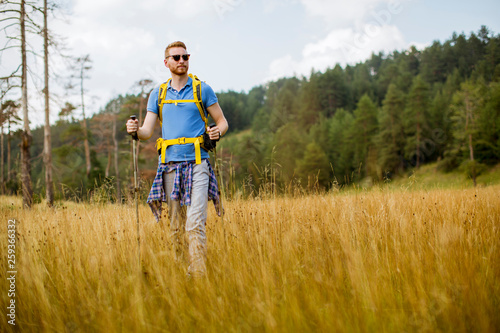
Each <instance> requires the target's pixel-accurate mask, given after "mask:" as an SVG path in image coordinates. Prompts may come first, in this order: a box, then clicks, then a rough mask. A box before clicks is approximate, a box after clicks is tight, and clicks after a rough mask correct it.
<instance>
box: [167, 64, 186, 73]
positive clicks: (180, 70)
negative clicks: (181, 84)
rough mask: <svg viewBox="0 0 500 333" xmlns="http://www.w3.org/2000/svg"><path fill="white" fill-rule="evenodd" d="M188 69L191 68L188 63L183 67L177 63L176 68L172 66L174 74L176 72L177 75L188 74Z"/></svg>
mask: <svg viewBox="0 0 500 333" xmlns="http://www.w3.org/2000/svg"><path fill="white" fill-rule="evenodd" d="M188 69H189V66H187V65H184V66H181V67H180V66H179V65H176V66H175V67H174V68H171V69H170V71H171V72H172V74H175V75H184V74H187V72H188Z"/></svg>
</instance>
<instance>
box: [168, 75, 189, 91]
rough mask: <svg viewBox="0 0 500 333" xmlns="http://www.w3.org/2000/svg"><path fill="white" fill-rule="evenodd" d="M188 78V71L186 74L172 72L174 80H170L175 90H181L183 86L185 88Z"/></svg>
mask: <svg viewBox="0 0 500 333" xmlns="http://www.w3.org/2000/svg"><path fill="white" fill-rule="evenodd" d="M188 80H189V76H188V74H187V73H186V74H184V75H175V74H172V81H171V82H170V86H171V87H172V88H174V89H175V90H177V91H180V90H181V89H182V88H184V86H185V85H186V83H187V82H188Z"/></svg>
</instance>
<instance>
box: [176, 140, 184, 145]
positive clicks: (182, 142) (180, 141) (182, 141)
mask: <svg viewBox="0 0 500 333" xmlns="http://www.w3.org/2000/svg"><path fill="white" fill-rule="evenodd" d="M177 141H178V142H179V144H180V145H183V144H185V143H186V138H178V139H177Z"/></svg>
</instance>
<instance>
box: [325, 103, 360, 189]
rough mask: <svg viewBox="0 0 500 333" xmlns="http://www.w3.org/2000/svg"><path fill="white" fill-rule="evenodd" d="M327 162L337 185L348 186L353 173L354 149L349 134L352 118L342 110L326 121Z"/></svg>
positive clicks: (352, 122)
mask: <svg viewBox="0 0 500 333" xmlns="http://www.w3.org/2000/svg"><path fill="white" fill-rule="evenodd" d="M328 124H329V131H328V142H329V147H330V149H328V153H329V160H330V161H332V165H333V171H334V176H335V178H336V180H337V181H338V182H339V183H342V184H348V183H349V182H350V181H351V174H352V171H353V167H352V160H353V156H354V148H353V145H352V143H351V137H350V133H351V132H352V130H351V128H352V126H353V124H354V117H353V115H352V114H351V113H349V112H347V111H345V110H344V109H338V110H337V112H336V113H335V115H334V116H333V118H331V119H330V120H329V121H328Z"/></svg>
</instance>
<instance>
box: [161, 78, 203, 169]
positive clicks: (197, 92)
mask: <svg viewBox="0 0 500 333" xmlns="http://www.w3.org/2000/svg"><path fill="white" fill-rule="evenodd" d="M189 77H190V78H191V79H192V80H193V99H177V100H172V99H167V100H166V99H165V96H166V95H167V88H168V83H169V82H170V80H171V79H168V81H167V82H165V83H162V84H161V85H160V91H159V92H158V117H159V119H160V124H162V121H163V117H162V110H163V105H164V104H175V105H177V104H179V103H196V106H197V107H198V111H200V116H201V119H203V122H204V123H205V131H206V128H207V122H208V119H207V116H206V115H205V114H207V115H208V112H206V109H205V106H204V105H203V101H202V99H201V81H200V79H198V78H197V77H196V75H193V74H189ZM203 137H204V135H200V136H198V137H196V138H177V139H171V140H164V139H162V138H159V139H158V140H156V149H157V150H158V153H159V154H160V155H161V163H165V151H166V150H167V147H168V146H172V145H184V144H187V143H193V144H194V149H195V156H196V164H200V163H201V152H200V146H201V147H202V148H204V149H206V148H205V146H204V144H203V143H204V141H205V140H204V138H203ZM206 150H209V149H206Z"/></svg>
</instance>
